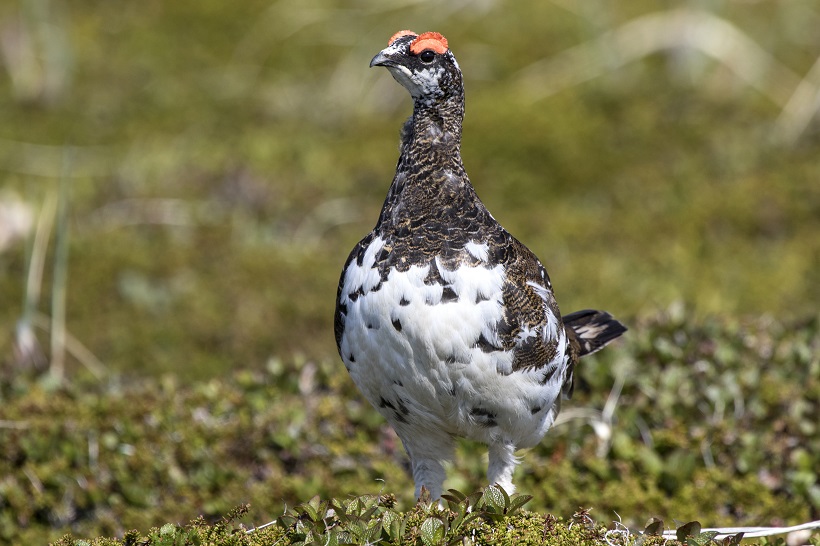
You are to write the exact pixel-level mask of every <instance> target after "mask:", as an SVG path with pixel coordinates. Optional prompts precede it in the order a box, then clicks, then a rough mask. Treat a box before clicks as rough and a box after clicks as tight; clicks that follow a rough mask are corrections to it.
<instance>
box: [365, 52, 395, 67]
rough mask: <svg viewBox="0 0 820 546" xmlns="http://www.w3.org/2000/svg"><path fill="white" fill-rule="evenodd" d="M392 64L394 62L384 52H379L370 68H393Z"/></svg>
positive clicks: (371, 62)
mask: <svg viewBox="0 0 820 546" xmlns="http://www.w3.org/2000/svg"><path fill="white" fill-rule="evenodd" d="M392 64H393V61H392V60H391V59H390V58H389V57H388V56H387V55H385V54H384V51H379V52H378V53H377V54H376V56H375V57H373V60H372V61H370V68H373V67H374V66H391V65H392Z"/></svg>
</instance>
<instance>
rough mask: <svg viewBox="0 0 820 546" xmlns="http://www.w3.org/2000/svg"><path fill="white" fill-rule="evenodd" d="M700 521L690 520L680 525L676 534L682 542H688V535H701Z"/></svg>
mask: <svg viewBox="0 0 820 546" xmlns="http://www.w3.org/2000/svg"><path fill="white" fill-rule="evenodd" d="M700 529H701V527H700V522H698V521H690V522H689V523H685V524H684V525H681V526H680V527H678V529H677V531H676V532H675V536H676V537H677V539H678V540H679V541H681V542H686V539H687V537H696V536H698V535H700Z"/></svg>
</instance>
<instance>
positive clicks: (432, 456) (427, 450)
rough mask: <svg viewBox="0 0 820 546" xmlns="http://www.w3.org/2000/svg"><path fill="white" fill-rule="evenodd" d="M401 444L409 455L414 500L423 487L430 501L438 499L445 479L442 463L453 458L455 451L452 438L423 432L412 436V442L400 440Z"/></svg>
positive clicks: (419, 494)
mask: <svg viewBox="0 0 820 546" xmlns="http://www.w3.org/2000/svg"><path fill="white" fill-rule="evenodd" d="M406 436H409V435H406ZM399 437H401V435H400V436H399ZM402 443H403V444H404V449H405V450H406V451H407V454H408V455H410V465H411V467H412V469H413V481H414V482H415V484H416V498H417V499H418V498H419V497H420V496H421V487H422V486H424V487H425V488H426V489H427V490H428V491H429V492H430V499H431V500H437V499H439V498H440V497H441V490H442V486H443V485H444V478H445V477H446V473H445V472H444V466H443V465H442V463H443V462H444V461H448V460H450V459H452V458H453V450H454V449H455V444H454V443H453V438H452V437H450V436H449V435H444V434H442V435H438V434H431V433H430V432H429V431H423V432H421V433H418V432H416V433H415V434H413V436H412V440H411V439H410V438H408V439H407V440H404V439H402Z"/></svg>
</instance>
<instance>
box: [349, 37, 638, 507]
mask: <svg viewBox="0 0 820 546" xmlns="http://www.w3.org/2000/svg"><path fill="white" fill-rule="evenodd" d="M370 66H371V67H373V66H384V67H386V68H387V69H388V70H389V71H390V73H391V74H392V75H393V78H395V79H396V81H398V82H399V83H400V84H402V85H403V86H404V87H405V88H407V90H408V91H409V92H410V95H411V96H412V97H413V115H412V116H410V118H409V119H408V120H407V122H406V123H405V124H404V128H403V129H402V132H401V145H400V156H399V161H398V165H397V166H396V175H395V177H394V178H393V183H392V184H391V186H390V189H389V190H388V192H387V199H386V200H385V202H384V207H383V208H382V211H381V215H380V216H379V220H378V222H377V223H376V227H375V228H374V229H373V231H371V232H370V233H369V234H368V235H367V236H366V237H365V238H364V239H362V240H361V241H360V242H359V244H357V245H356V247H355V248H354V249H353V251H352V252H351V253H350V256H349V257H348V259H347V262H346V263H345V265H344V269H343V271H342V276H341V279H340V281H339V289H338V293H337V298H336V315H335V333H336V344H337V346H338V349H339V354H340V355H341V357H342V360H343V361H344V364H345V366H346V367H347V369H348V371H349V372H350V376H351V377H352V378H353V381H354V382H355V383H356V385H357V386H358V388H359V389H360V390H361V392H362V394H364V396H365V397H366V398H367V400H369V401H370V403H371V404H373V406H374V407H375V408H376V409H377V410H378V411H379V413H381V414H382V415H383V416H384V417H385V419H387V421H388V422H389V423H390V424H391V425H392V426H393V428H394V429H395V430H396V433H398V435H399V437H400V438H401V440H402V442H403V444H404V447H405V449H406V450H407V453H408V455H409V456H410V461H411V466H412V472H413V479H414V481H415V486H416V496H417V497H418V496H419V495H420V493H421V488H422V486H425V487H426V488H427V489H428V490H429V491H430V495H431V497H432V498H438V497H439V496H440V495H441V491H442V484H443V482H444V478H445V472H444V468H443V466H442V462H444V461H446V460H448V459H450V458H451V457H452V453H453V449H454V438H455V437H465V438H469V439H472V440H476V441H479V442H483V443H485V444H487V445H488V446H489V468H488V472H487V474H488V476H487V477H488V479H489V482H490V483H491V484H494V483H497V484H498V485H500V486H502V487H503V488H504V489H505V490H506V491H507V492H508V493H512V492H513V491H514V487H513V484H512V477H513V469H514V468H515V465H516V458H515V451H516V450H517V449H518V448H526V447H532V446H534V445H536V444H537V443H538V442H539V441H540V440H541V438H542V437H543V436H544V434H545V433H546V432H547V430H548V429H549V428H550V426H551V425H552V423H553V421H554V420H555V417H556V416H557V415H558V411H559V409H560V405H561V404H560V402H561V397H562V396H563V397H565V398H569V397H570V396H571V395H572V389H573V369H574V367H575V365H576V363H577V362H578V359H579V357H581V356H583V355H585V354H589V353H592V352H595V351H597V350H598V349H600V348H602V347H603V346H604V345H606V344H607V343H608V342H609V341H611V340H613V339H614V338H616V337H618V336H619V335H621V334H622V333H623V332H624V331H626V328H625V327H624V326H623V325H621V324H620V323H619V322H617V321H615V320H614V319H613V318H612V317H611V316H610V315H609V314H608V313H605V312H601V311H579V312H577V313H572V314H570V315H567V316H564V317H561V315H560V313H559V311H558V305H557V303H556V302H555V298H554V297H553V292H552V285H551V283H550V279H549V276H548V275H547V271H546V269H544V266H543V265H541V262H540V261H538V258H536V257H535V255H534V254H533V253H532V252H531V251H530V250H529V249H528V248H527V247H525V246H524V245H523V244H521V243H520V242H519V241H518V240H517V239H515V238H514V237H513V236H512V235H510V234H509V233H508V232H507V231H506V230H505V229H504V228H503V227H501V225H499V223H498V222H496V220H495V219H494V218H493V217H492V215H491V214H490V213H489V212H488V211H487V208H486V207H485V206H484V204H483V203H482V202H481V200H479V198H478V196H477V195H476V193H475V190H474V189H473V186H472V184H470V180H469V179H468V178H467V173H466V172H465V171H464V165H463V164H462V162H461V153H460V144H461V124H462V119H463V117H464V88H463V83H462V76H461V70H460V69H459V66H458V63H457V62H456V59H455V57H454V56H453V54H452V52H451V51H450V49H449V48H448V45H447V40H446V39H445V38H444V36H442V35H441V34H438V33H436V32H425V33H424V34H420V35H419V34H416V33H414V32H411V31H408V30H403V31H401V32H398V33H396V34H395V35H394V36H393V37H392V38H390V41H389V43H388V47H387V48H385V49H384V50H382V51H381V52H380V53H378V54H377V55H376V56H375V57H373V60H372V61H371V62H370Z"/></svg>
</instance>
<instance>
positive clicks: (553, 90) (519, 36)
mask: <svg viewBox="0 0 820 546" xmlns="http://www.w3.org/2000/svg"><path fill="white" fill-rule="evenodd" d="M403 28H410V29H413V30H415V31H418V32H423V31H427V30H436V31H439V32H441V33H443V34H444V35H445V36H446V37H447V38H448V39H449V42H450V46H451V49H452V50H453V52H454V53H455V55H456V56H457V58H458V60H459V63H460V66H461V68H462V70H463V72H464V76H465V82H466V83H465V85H466V91H467V116H466V119H465V127H464V140H463V147H462V153H463V157H464V161H465V164H466V167H467V170H468V173H469V174H470V177H471V179H472V181H473V183H474V185H475V186H476V189H477V191H478V193H479V195H480V196H481V198H482V200H483V201H484V202H485V203H486V204H487V206H488V207H489V208H490V210H491V211H492V212H493V214H494V216H495V217H496V218H497V219H498V220H499V221H500V222H501V223H502V224H503V225H505V226H506V227H507V228H508V230H509V231H511V232H512V233H513V234H515V235H516V236H517V237H518V238H519V239H520V240H521V241H523V242H524V243H525V244H527V245H528V246H529V247H530V248H531V249H532V250H533V251H534V252H535V253H536V254H537V255H538V256H539V257H540V258H541V259H542V261H543V262H544V264H545V265H546V266H547V268H548V270H549V272H550V275H551V277H552V280H553V283H554V285H555V287H556V290H557V296H558V300H559V303H560V305H561V309H562V310H563V311H564V312H565V313H566V312H570V311H573V310H576V309H580V308H586V307H596V308H602V309H607V310H609V311H610V312H612V313H613V314H615V315H616V316H617V317H619V318H622V319H623V320H624V321H625V322H626V323H627V324H629V325H630V326H633V327H637V325H639V324H644V323H646V321H650V322H651V321H652V320H655V319H652V318H647V317H654V316H656V315H657V314H658V313H662V312H663V311H664V310H666V309H670V308H671V309H676V310H677V311H675V312H676V313H683V315H682V316H681V317H679V320H680V321H682V323H685V324H688V325H694V326H693V327H696V325H698V324H700V323H701V322H702V321H703V320H704V319H705V318H707V317H719V318H718V320H727V321H729V322H731V323H732V324H734V321H736V320H739V321H741V322H742V321H748V320H751V321H757V320H761V319H760V317H764V318H763V319H762V320H764V321H766V320H774V321H776V322H777V323H778V324H780V323H782V324H786V325H789V324H797V323H801V324H803V323H805V320H807V319H809V320H811V319H812V317H815V316H816V314H817V308H818V302H820V282H818V275H817V268H818V265H820V122H819V120H818V114H817V110H818V100H817V97H818V93H820V60H819V59H820V32H818V31H817V29H818V28H820V4H818V2H816V1H808V0H789V1H788V2H779V1H773V0H760V1H753V2H748V1H736V0H735V1H730V0H723V1H721V0H701V1H691V2H657V1H656V0H651V1H642V0H627V1H623V2H611V1H608V0H582V1H579V2H574V1H570V0H555V1H552V2H521V1H512V0H507V1H502V0H481V1H474V2H469V1H459V2H447V3H444V2H431V1H424V0H420V1H419V0H416V1H409V0H392V1H385V0H358V1H349V2H342V1H331V0H281V1H275V2H271V1H269V0H267V1H262V0H248V1H245V2H234V3H228V2H222V1H217V0H197V1H190V0H188V1H180V2H163V1H159V0H143V1H140V2H103V1H91V0H81V1H75V2H71V3H66V2H58V1H56V0H25V1H24V0H15V1H12V2H3V3H2V4H0V54H1V56H0V332H2V335H0V362H1V363H2V367H3V368H2V369H3V378H4V379H3V382H4V389H5V390H4V391H3V392H4V393H5V394H4V395H3V396H4V397H5V398H6V400H7V401H8V400H14V399H15V398H14V397H15V396H23V395H21V394H20V393H22V392H29V391H28V389H29V387H30V388H33V389H37V388H45V387H42V385H41V386H31V385H30V384H29V383H26V381H28V379H27V378H30V377H32V375H31V372H30V370H32V369H34V375H35V376H36V374H37V373H41V372H43V371H44V370H46V369H48V368H49V367H51V369H52V371H56V372H57V373H63V372H61V370H62V367H61V365H58V366H57V367H56V369H55V365H54V358H53V356H54V354H57V355H61V354H64V355H65V368H64V370H65V371H64V374H65V377H66V379H67V380H68V382H69V383H70V382H72V381H74V382H80V381H84V380H85V379H89V378H90V377H92V376H96V377H97V378H98V379H95V380H93V381H100V383H99V384H100V385H110V384H112V383H116V384H117V385H120V384H122V385H128V384H129V380H140V381H145V380H150V378H154V377H159V376H161V375H163V374H171V375H172V376H173V377H174V378H176V379H174V381H179V383H174V384H175V385H178V386H179V387H180V388H184V386H186V385H188V386H190V385H194V386H196V385H199V384H200V383H199V382H201V381H206V380H209V379H210V378H226V377H233V375H234V374H235V373H237V371H241V372H242V373H245V372H248V373H250V372H259V373H270V370H271V369H274V368H275V369H279V368H277V366H282V365H283V364H282V363H283V362H284V363H285V364H284V366H285V369H289V370H292V372H293V373H294V374H297V373H302V372H303V370H304V369H305V368H304V366H305V365H306V364H305V363H309V364H311V365H312V366H318V367H319V368H320V369H322V370H326V371H325V372H323V373H326V374H328V375H329V376H334V379H333V380H332V384H333V385H336V386H337V387H338V389H337V391H335V392H344V393H345V396H349V397H352V398H355V397H356V395H355V394H354V393H353V391H352V385H351V384H350V381H349V379H347V377H346V374H344V368H343V367H342V365H341V363H340V362H337V361H336V359H337V355H336V349H335V345H334V341H333V335H332V326H331V320H332V313H333V307H334V297H335V292H336V286H337V282H338V275H339V273H340V269H341V266H342V264H343V262H344V260H345V258H346V257H347V254H348V252H349V250H350V249H351V248H352V247H353V245H354V244H355V243H356V242H357V241H358V240H359V239H360V238H361V237H362V236H363V235H365V234H366V233H367V232H368V231H369V230H370V229H371V228H372V226H373V224H374V223H375V221H376V218H377V215H378V212H379V209H380V207H381V204H382V202H383V199H384V195H385V193H386V191H387V188H388V186H389V184H390V180H391V178H392V175H393V169H394V166H395V161H396V159H397V153H398V152H397V143H398V132H399V128H400V126H401V123H402V122H403V120H404V119H405V118H406V116H407V115H409V113H410V111H411V102H410V99H409V97H408V96H407V94H406V91H405V90H404V89H402V88H401V87H400V86H399V85H398V84H396V83H395V82H394V81H393V80H392V78H391V77H390V76H389V74H388V73H387V71H385V70H371V69H368V62H369V60H370V59H371V57H372V56H373V55H374V54H375V53H377V52H378V51H379V50H380V49H382V48H383V47H384V46H385V44H386V41H387V39H388V38H389V37H390V36H391V35H392V34H393V33H394V32H395V31H397V30H400V29H403ZM38 226H39V227H38ZM681 310H682V311H681ZM766 317H768V318H766ZM676 320H678V319H676ZM642 321H643V322H642ZM784 328H785V329H786V330H788V329H789V328H788V326H786V327H784ZM729 330H730V332H734V333H733V334H731V335H735V334H736V330H733V329H732V328H730V329H729ZM812 332H814V334H812V335H814V336H815V337H813V338H811V339H812V340H814V341H809V342H808V344H807V345H805V347H807V349H805V350H804V353H801V354H804V356H805V351H808V354H809V357H808V358H809V359H810V360H811V361H812V362H814V363H815V364H816V356H815V354H814V352H813V351H814V348H815V347H816V329H815V330H812ZM647 343H650V344H651V342H650V341H647ZM629 350H630V351H631V350H632V349H629ZM682 351H683V352H682V353H681V355H684V356H681V357H680V358H679V359H678V361H676V362H679V363H685V361H686V358H685V354H686V351H687V349H685V348H684V349H682ZM619 354H621V353H619ZM631 354H632V356H633V357H635V355H636V354H637V353H634V352H633V353H631ZM756 354H757V353H756ZM759 354H766V353H765V351H762V352H760V353H759ZM789 354H791V353H789ZM600 358H601V359H603V360H599V362H604V363H608V362H610V361H607V360H606V358H607V357H605V356H603V357H600ZM621 358H622V359H626V358H627V356H623V355H622V357H621ZM760 358H761V359H763V360H761V361H759V362H758V363H754V362H752V363H750V365H752V366H755V365H759V364H760V362H765V357H760ZM591 362H592V361H591ZM790 362H791V363H792V364H795V363H797V364H800V363H801V362H805V360H792V361H790ZM797 364H795V365H797ZM738 365H740V364H738ZM800 365H801V366H803V364H800ZM590 369H595V368H594V366H593V364H590ZM638 369H640V366H638ZM801 369H802V368H801ZM805 369H807V370H808V369H809V368H805ZM811 369H814V368H811ZM265 370H267V371H265ZM601 373H605V372H603V371H602V372H601ZM607 373H608V372H607ZM335 376H338V377H335ZM274 377H279V376H278V375H276V374H274ZM805 380H806V381H809V382H810V383H809V384H810V385H811V386H812V387H813V388H816V381H817V378H816V376H814V375H810V376H808V378H807V379H805ZM93 381H92V383H91V384H92V385H93V384H94V383H93ZM44 384H45V385H46V387H48V388H54V384H53V383H48V382H46V383H44ZM10 385H14V387H13V388H12V387H10ZM49 385H50V386H49ZM610 386H611V383H610V384H608V385H600V388H601V389H602V392H596V393H595V394H596V396H595V397H594V398H593V400H594V401H595V404H597V405H598V406H601V405H602V404H603V403H604V401H605V399H606V392H608V389H609V388H610ZM95 388H99V387H95ZM105 388H108V387H107V386H106V387H105ZM118 388H119V387H118ZM329 388H330V387H329ZM334 388H335V387H334ZM294 389H295V387H294ZM339 389H341V390H339ZM12 392H14V393H17V394H10V393H12ZM274 392H275V391H274ZM294 392H297V391H294ZM797 396H798V397H799V395H797ZM273 397H274V398H275V394H274V395H273ZM46 398H47V397H46ZM812 400H814V403H816V400H815V399H812ZM0 402H2V400H0ZM274 402H275V401H272V402H271V403H274ZM43 403H46V402H45V399H44V400H43ZM21 415H23V416H24V415H25V412H23V413H21ZM21 418H22V417H21ZM372 421H373V423H371V424H370V425H368V426H372V427H376V428H378V427H380V426H383V425H382V424H381V423H380V422H379V421H378V419H376V418H373V419H372ZM812 434H813V433H812ZM403 479H406V478H403ZM809 481H810V480H809ZM1 489H2V487H0V490H1ZM293 491H296V492H297V493H296V494H299V495H301V494H304V493H306V492H307V490H302V489H293ZM0 493H2V491H0ZM330 493H334V491H330ZM335 493H341V491H338V492H335ZM309 496H310V495H308V496H307V497H305V499H303V500H306V498H308V497H309ZM7 504H8V503H7ZM228 508H229V507H228ZM815 509H816V508H815ZM192 510H194V509H192ZM182 512H183V513H187V512H185V511H182ZM57 527H59V526H57Z"/></svg>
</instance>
